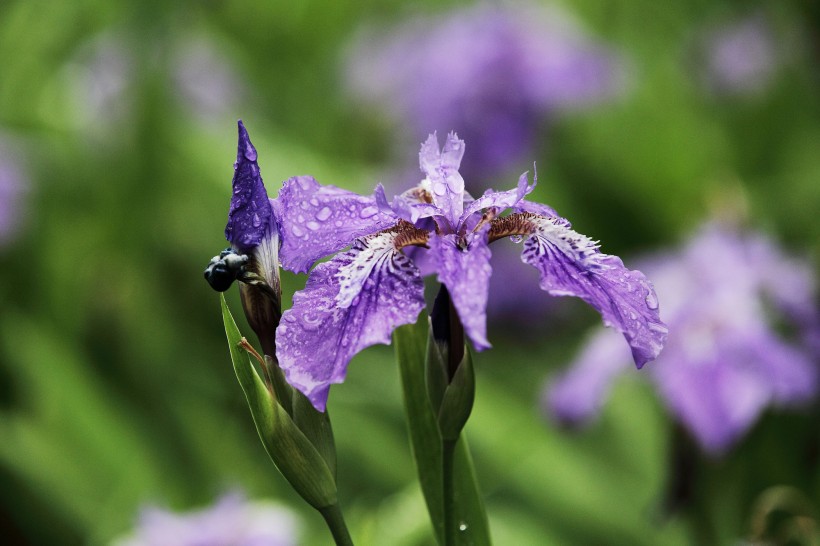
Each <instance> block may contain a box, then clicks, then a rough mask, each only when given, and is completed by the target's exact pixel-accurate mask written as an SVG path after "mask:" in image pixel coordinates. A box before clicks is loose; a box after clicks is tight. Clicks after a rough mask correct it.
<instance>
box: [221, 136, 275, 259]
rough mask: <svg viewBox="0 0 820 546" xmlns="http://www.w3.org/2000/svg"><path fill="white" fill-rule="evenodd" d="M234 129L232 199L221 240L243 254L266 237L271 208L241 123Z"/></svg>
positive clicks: (252, 150) (253, 149)
mask: <svg viewBox="0 0 820 546" xmlns="http://www.w3.org/2000/svg"><path fill="white" fill-rule="evenodd" d="M238 125H239V142H238V145H237V152H236V163H234V167H233V168H234V174H233V195H232V196H231V208H230V210H229V211H228V224H227V225H226V226H225V238H226V239H227V240H228V242H230V243H231V244H232V245H234V246H235V247H236V248H237V249H239V250H240V251H242V252H244V253H247V252H250V251H251V249H253V248H254V247H256V246H257V245H259V243H260V242H261V241H262V239H264V238H265V236H266V235H267V233H268V230H269V226H270V223H271V207H270V203H269V201H268V194H267V192H266V191H265V186H264V184H262V176H261V174H260V173H259V165H258V164H257V162H256V148H254V146H253V144H252V143H251V139H250V137H249V136H248V131H247V130H246V129H245V126H244V125H243V124H242V121H241V120H240V121H239V122H238Z"/></svg>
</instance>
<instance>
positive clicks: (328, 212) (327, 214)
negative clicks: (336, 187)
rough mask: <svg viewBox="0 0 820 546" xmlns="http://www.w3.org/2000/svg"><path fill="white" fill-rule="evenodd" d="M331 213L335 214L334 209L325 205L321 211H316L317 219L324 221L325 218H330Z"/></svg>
mask: <svg viewBox="0 0 820 546" xmlns="http://www.w3.org/2000/svg"><path fill="white" fill-rule="evenodd" d="M314 201H315V199H314ZM317 204H318V201H317ZM331 214H333V211H332V210H330V207H324V208H323V209H322V210H320V211H319V212H317V213H316V219H317V220H319V221H320V222H324V221H325V220H327V219H328V218H330V215H331Z"/></svg>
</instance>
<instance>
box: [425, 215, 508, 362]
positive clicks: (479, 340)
mask: <svg viewBox="0 0 820 546" xmlns="http://www.w3.org/2000/svg"><path fill="white" fill-rule="evenodd" d="M487 228H489V226H486V227H485V229H483V230H481V231H480V232H478V233H473V234H471V235H470V236H469V237H468V239H467V246H466V247H465V248H460V247H459V246H458V245H457V243H456V236H455V235H443V236H433V237H431V238H430V255H431V258H432V260H431V261H432V262H433V263H434V264H435V268H436V272H437V273H438V280H439V282H440V283H442V284H444V285H445V286H446V287H447V290H448V291H449V292H450V298H451V299H452V302H453V306H455V308H456V311H457V312H458V317H459V319H460V320H461V324H462V325H463V326H464V332H465V333H466V334H467V336H468V337H469V338H470V340H471V341H472V342H473V346H474V347H475V348H476V350H478V351H483V350H484V349H488V348H490V342H489V341H487V298H488V296H489V293H490V276H491V275H492V271H493V270H492V267H491V266H490V256H491V254H490V248H489V246H488V245H487Z"/></svg>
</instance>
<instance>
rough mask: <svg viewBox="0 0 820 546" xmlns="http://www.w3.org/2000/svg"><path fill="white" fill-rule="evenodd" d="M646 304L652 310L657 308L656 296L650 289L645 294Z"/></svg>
mask: <svg viewBox="0 0 820 546" xmlns="http://www.w3.org/2000/svg"><path fill="white" fill-rule="evenodd" d="M646 306H647V307H649V308H650V309H652V310H653V311H654V310H655V309H657V308H658V296H657V295H655V292H654V291H650V292H649V294H647V295H646Z"/></svg>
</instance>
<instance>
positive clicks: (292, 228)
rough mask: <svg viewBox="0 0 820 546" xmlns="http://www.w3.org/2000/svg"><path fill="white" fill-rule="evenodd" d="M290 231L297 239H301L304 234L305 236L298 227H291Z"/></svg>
mask: <svg viewBox="0 0 820 546" xmlns="http://www.w3.org/2000/svg"><path fill="white" fill-rule="evenodd" d="M290 230H291V231H292V232H293V234H294V235H296V236H297V237H301V236H302V235H304V234H305V231H304V230H303V229H302V228H300V227H299V226H293V227H291V228H290Z"/></svg>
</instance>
